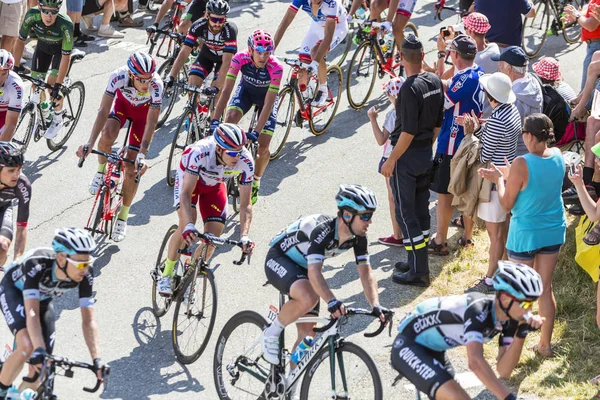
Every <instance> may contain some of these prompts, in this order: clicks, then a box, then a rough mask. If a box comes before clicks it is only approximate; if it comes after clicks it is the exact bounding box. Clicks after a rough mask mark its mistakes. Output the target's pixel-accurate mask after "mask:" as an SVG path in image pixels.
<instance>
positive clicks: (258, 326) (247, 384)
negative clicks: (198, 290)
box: [213, 311, 326, 400]
mask: <svg viewBox="0 0 600 400" xmlns="http://www.w3.org/2000/svg"><path fill="white" fill-rule="evenodd" d="M266 327H267V321H266V320H265V318H264V317H263V316H262V315H260V314H259V313H257V312H254V311H242V312H239V313H237V314H235V315H234V316H233V317H231V319H230V320H229V321H228V322H227V323H226V324H225V326H224V327H223V330H222V331H221V334H220V335H219V337H218V338H217V347H216V349H215V355H214V359H213V374H214V379H215V387H216V388H217V394H218V396H219V399H222V400H234V399H235V400H246V399H247V400H250V399H251V400H256V399H257V398H259V397H260V396H261V395H262V394H263V392H264V389H265V382H266V380H267V377H268V376H269V373H270V370H271V365H270V364H269V363H268V362H266V361H265V360H263V358H262V357H261V356H262V348H261V345H260V336H261V334H262V331H263V330H264V329H265V328H266ZM323 393H326V392H323ZM323 393H321V397H322V395H323Z"/></svg>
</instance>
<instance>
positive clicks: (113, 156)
mask: <svg viewBox="0 0 600 400" xmlns="http://www.w3.org/2000/svg"><path fill="white" fill-rule="evenodd" d="M88 148H89V147H88V145H87V144H86V145H84V146H83V154H85V153H87V151H88ZM90 154H98V155H100V156H104V157H106V158H108V159H109V161H110V162H113V163H114V162H116V161H122V162H126V163H129V164H135V160H130V159H128V158H125V157H121V156H120V155H118V154H115V153H110V154H109V153H105V152H103V151H100V150H95V149H92V151H91V152H90ZM84 162H85V157H81V158H80V159H79V161H78V162H77V166H78V167H79V168H81V167H83V163H84ZM142 167H143V164H142V163H140V165H139V166H138V169H137V171H136V174H137V175H136V178H135V183H140V175H139V174H140V171H141V169H142Z"/></svg>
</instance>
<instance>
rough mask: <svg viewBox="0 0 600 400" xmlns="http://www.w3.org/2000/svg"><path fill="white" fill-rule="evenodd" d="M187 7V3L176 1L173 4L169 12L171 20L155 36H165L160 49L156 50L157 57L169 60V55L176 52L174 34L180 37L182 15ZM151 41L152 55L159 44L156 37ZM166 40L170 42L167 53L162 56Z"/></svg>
mask: <svg viewBox="0 0 600 400" xmlns="http://www.w3.org/2000/svg"><path fill="white" fill-rule="evenodd" d="M186 7H187V3H185V2H184V1H182V0H176V1H175V2H174V3H173V6H172V7H171V10H170V11H169V13H170V14H171V19H170V20H169V21H168V22H167V23H166V24H165V25H164V26H163V29H158V30H156V33H155V35H156V34H157V33H163V36H162V38H161V39H160V44H159V45H158V48H157V49H156V57H160V58H169V55H170V54H172V53H173V52H174V50H175V46H176V45H177V38H176V37H174V36H173V35H172V34H174V35H179V34H178V33H177V28H179V24H180V23H181V14H182V12H183V10H185V8H186ZM167 15H169V14H167ZM149 40H150V41H151V42H152V44H151V46H150V47H151V51H150V54H151V53H152V50H153V49H154V47H155V46H156V43H157V42H158V40H156V39H155V38H154V37H152V39H149ZM166 40H168V43H167V50H166V53H163V54H161V49H162V48H163V45H164V44H165V41H166Z"/></svg>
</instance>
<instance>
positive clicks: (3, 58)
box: [0, 49, 15, 71]
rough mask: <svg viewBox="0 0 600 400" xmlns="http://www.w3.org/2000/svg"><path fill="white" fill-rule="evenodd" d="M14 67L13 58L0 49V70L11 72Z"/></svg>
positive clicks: (7, 52)
mask: <svg viewBox="0 0 600 400" xmlns="http://www.w3.org/2000/svg"><path fill="white" fill-rule="evenodd" d="M14 66H15V58H14V57H13V55H12V54H10V52H9V51H7V50H4V49H0V70H2V71H4V70H7V69H8V70H11V69H13V67H14Z"/></svg>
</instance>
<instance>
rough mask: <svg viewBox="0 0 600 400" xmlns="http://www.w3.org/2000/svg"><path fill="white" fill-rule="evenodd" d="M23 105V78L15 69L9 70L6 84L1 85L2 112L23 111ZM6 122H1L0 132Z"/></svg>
mask: <svg viewBox="0 0 600 400" xmlns="http://www.w3.org/2000/svg"><path fill="white" fill-rule="evenodd" d="M22 106H23V80H22V79H21V77H20V76H19V75H17V74H16V73H15V72H13V71H8V77H7V78H6V81H5V82H4V86H2V87H0V113H4V112H6V111H16V112H21V108H22ZM3 127H4V124H0V132H1V131H2V128H3Z"/></svg>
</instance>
